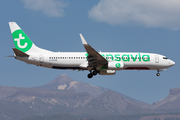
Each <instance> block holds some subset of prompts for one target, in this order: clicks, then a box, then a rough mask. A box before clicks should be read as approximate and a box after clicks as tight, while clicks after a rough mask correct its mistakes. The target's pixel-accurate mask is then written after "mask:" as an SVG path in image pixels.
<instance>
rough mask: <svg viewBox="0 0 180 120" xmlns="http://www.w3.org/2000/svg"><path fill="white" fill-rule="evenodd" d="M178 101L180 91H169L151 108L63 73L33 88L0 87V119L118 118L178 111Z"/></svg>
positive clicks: (179, 106)
mask: <svg viewBox="0 0 180 120" xmlns="http://www.w3.org/2000/svg"><path fill="white" fill-rule="evenodd" d="M179 98H180V88H176V89H171V90H170V93H169V95H168V96H167V98H165V99H163V100H161V101H158V102H156V103H154V104H153V105H150V104H147V103H144V102H141V101H138V100H135V99H133V98H131V97H128V96H126V95H123V94H121V93H118V92H115V91H112V90H109V89H106V88H102V87H97V86H94V85H91V84H87V83H83V82H79V81H75V80H73V79H72V78H70V77H69V76H67V75H64V74H63V75H60V76H58V77H57V78H55V79H54V80H52V81H51V82H49V83H47V84H45V85H42V86H38V87H33V88H19V87H9V86H0V120H19V119H23V118H27V119H28V118H29V117H31V116H54V115H57V116H59V115H60V116H61V115H63V116H68V115H67V114H71V115H73V116H72V117H74V116H75V117H77V116H78V117H87V116H88V117H92V116H93V117H98V118H100V117H103V116H108V115H115V118H117V116H119V115H129V114H131V115H135V114H140V115H141V116H142V114H153V113H158V114H159V113H163V112H166V113H167V112H171V113H172V111H174V112H175V111H177V112H178V111H179V112H180V110H179V108H180V104H179V103H180V102H179ZM32 119H33V118H32Z"/></svg>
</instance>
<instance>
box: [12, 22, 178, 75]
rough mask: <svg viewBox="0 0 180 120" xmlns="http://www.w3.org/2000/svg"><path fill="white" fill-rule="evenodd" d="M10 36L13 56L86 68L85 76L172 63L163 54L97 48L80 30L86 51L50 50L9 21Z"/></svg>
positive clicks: (55, 65) (56, 65) (31, 61)
mask: <svg viewBox="0 0 180 120" xmlns="http://www.w3.org/2000/svg"><path fill="white" fill-rule="evenodd" d="M9 26H10V30H11V34H12V37H13V40H14V44H15V48H13V51H14V56H13V57H15V58H16V59H17V60H20V61H23V62H26V63H28V64H34V65H37V66H42V67H46V68H53V69H66V70H78V71H84V70H89V71H90V73H89V74H88V75H87V77H88V78H92V77H93V76H95V75H97V74H99V75H115V73H116V71H117V70H157V74H156V75H157V76H159V75H160V73H159V72H160V71H164V70H166V69H167V68H169V67H171V66H173V65H175V62H174V61H172V60H170V59H168V58H167V57H166V56H164V55H160V54H154V53H142V52H101V51H100V52H97V51H96V50H95V49H94V48H93V47H91V46H90V45H89V44H88V43H87V41H86V40H85V39H84V37H83V35H82V34H80V38H81V41H82V44H83V46H84V48H85V50H86V52H52V51H49V50H45V49H42V48H39V47H37V46H36V45H35V44H34V43H33V42H32V41H31V39H30V38H29V37H28V36H27V35H26V34H25V33H24V32H23V30H22V29H21V28H20V27H19V26H18V25H17V23H16V22H9Z"/></svg>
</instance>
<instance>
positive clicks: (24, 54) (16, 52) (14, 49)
mask: <svg viewBox="0 0 180 120" xmlns="http://www.w3.org/2000/svg"><path fill="white" fill-rule="evenodd" d="M13 51H14V53H15V55H16V56H19V57H29V55H28V54H26V53H24V52H22V51H20V50H18V49H16V48H13Z"/></svg>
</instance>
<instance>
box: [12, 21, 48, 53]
mask: <svg viewBox="0 0 180 120" xmlns="http://www.w3.org/2000/svg"><path fill="white" fill-rule="evenodd" d="M9 27H10V29H11V34H12V37H13V40H14V44H15V47H16V49H18V50H20V51H22V52H24V53H27V54H28V53H32V52H36V53H37V52H41V53H42V52H47V50H44V49H41V48H39V47H37V46H36V45H35V44H34V43H33V42H32V41H31V40H30V38H29V37H28V36H27V35H26V34H25V33H24V32H23V31H22V29H21V28H20V27H19V26H18V25H17V23H16V22H9Z"/></svg>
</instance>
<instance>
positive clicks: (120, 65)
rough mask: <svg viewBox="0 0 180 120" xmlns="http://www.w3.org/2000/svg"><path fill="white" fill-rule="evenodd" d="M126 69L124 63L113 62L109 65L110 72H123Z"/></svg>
mask: <svg viewBox="0 0 180 120" xmlns="http://www.w3.org/2000/svg"><path fill="white" fill-rule="evenodd" d="M123 68H124V63H123V62H117V61H111V62H109V63H108V69H110V70H122V69H123Z"/></svg>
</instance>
